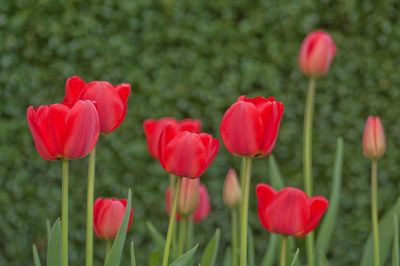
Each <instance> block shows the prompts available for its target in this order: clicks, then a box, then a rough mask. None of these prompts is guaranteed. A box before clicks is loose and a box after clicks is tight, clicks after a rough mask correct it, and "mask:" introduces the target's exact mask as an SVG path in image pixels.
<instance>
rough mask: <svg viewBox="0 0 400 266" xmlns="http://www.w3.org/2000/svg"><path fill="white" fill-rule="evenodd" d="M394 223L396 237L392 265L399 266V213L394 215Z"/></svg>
mask: <svg viewBox="0 0 400 266" xmlns="http://www.w3.org/2000/svg"><path fill="white" fill-rule="evenodd" d="M393 223H394V238H393V248H392V266H399V223H398V220H397V215H396V214H394V215H393Z"/></svg>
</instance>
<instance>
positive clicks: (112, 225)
mask: <svg viewBox="0 0 400 266" xmlns="http://www.w3.org/2000/svg"><path fill="white" fill-rule="evenodd" d="M126 203H127V201H126V199H115V198H97V199H96V201H95V202H94V206H93V224H94V231H95V233H96V235H97V236H98V237H99V238H101V239H105V240H112V239H114V238H115V236H116V235H117V233H118V229H119V227H120V226H121V224H122V221H123V219H124V215H125V210H126ZM132 216H133V210H131V213H130V217H129V222H128V231H129V229H130V228H131V223H132Z"/></svg>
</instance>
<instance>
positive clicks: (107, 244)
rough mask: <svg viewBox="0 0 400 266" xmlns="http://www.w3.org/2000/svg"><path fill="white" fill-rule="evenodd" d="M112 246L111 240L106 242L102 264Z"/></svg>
mask: <svg viewBox="0 0 400 266" xmlns="http://www.w3.org/2000/svg"><path fill="white" fill-rule="evenodd" d="M112 244H113V242H112V240H107V241H106V256H105V257H104V264H105V263H106V261H107V257H108V254H110V251H111V248H112Z"/></svg>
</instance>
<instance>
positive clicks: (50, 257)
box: [47, 218, 61, 266]
mask: <svg viewBox="0 0 400 266" xmlns="http://www.w3.org/2000/svg"><path fill="white" fill-rule="evenodd" d="M60 265H61V222H60V218H57V220H56V221H55V223H54V224H53V227H52V228H51V230H50V236H49V241H48V247H47V266H60Z"/></svg>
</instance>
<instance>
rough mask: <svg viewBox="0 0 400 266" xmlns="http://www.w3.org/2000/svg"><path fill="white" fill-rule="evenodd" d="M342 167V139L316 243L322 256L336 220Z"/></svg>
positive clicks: (327, 245)
mask: <svg viewBox="0 0 400 266" xmlns="http://www.w3.org/2000/svg"><path fill="white" fill-rule="evenodd" d="M342 166H343V140H342V138H338V140H337V146H336V156H335V164H334V168H333V179H332V191H331V196H330V200H329V208H328V211H327V213H326V215H325V217H324V219H323V221H322V224H321V227H320V230H319V232H318V237H317V242H316V247H317V249H318V250H319V252H320V253H321V254H322V255H323V256H326V254H327V252H328V248H329V244H330V242H331V239H332V234H333V230H334V227H335V224H336V218H337V215H338V212H339V204H340V193H341V186H342Z"/></svg>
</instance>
